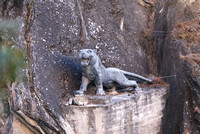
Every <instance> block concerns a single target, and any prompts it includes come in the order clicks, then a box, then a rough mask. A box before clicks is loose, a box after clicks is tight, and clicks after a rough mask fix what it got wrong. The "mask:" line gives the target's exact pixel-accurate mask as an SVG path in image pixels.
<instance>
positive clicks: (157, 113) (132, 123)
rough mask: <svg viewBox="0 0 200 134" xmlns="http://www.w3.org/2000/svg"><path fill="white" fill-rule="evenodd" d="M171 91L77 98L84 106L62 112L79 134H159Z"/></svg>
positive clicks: (65, 109) (153, 90)
mask: <svg viewBox="0 0 200 134" xmlns="http://www.w3.org/2000/svg"><path fill="white" fill-rule="evenodd" d="M167 95H168V87H159V88H151V89H146V90H143V91H142V92H141V93H137V94H128V93H123V94H119V95H116V96H107V95H106V96H76V97H75V98H74V100H75V101H76V102H77V103H78V104H83V105H82V106H77V105H68V106H66V107H64V108H63V110H64V111H65V113H66V118H67V120H68V121H69V123H70V125H71V127H72V128H73V129H74V131H75V133H76V134H94V133H95V134H110V133H117V134H157V133H159V132H160V129H161V122H162V121H161V119H162V116H163V109H164V106H165V102H166V99H167Z"/></svg>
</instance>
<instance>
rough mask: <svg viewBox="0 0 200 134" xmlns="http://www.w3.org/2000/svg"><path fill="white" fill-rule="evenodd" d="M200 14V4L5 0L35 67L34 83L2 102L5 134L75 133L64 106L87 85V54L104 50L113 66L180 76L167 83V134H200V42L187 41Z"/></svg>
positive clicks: (194, 0) (30, 69) (0, 129)
mask: <svg viewBox="0 0 200 134" xmlns="http://www.w3.org/2000/svg"><path fill="white" fill-rule="evenodd" d="M199 7H200V1H199V0H190V1H182V0H160V1H156V0H112V1H111V0H101V1H99V0H48V1H47V0H40V1H24V0H19V1H15V0H2V1H0V11H1V12H0V16H1V18H3V19H9V18H12V19H17V20H18V21H19V22H20V28H19V31H17V35H18V38H17V40H16V44H17V46H19V47H22V48H23V49H24V50H25V53H26V58H27V63H28V66H27V79H28V82H27V83H14V85H13V86H12V87H11V88H10V92H11V93H10V95H11V96H10V100H9V101H7V102H6V103H0V107H4V108H6V107H11V109H10V112H7V113H8V114H5V115H3V117H2V116H1V118H0V133H2V134H4V133H5V134H7V133H23V132H24V133H26V134H28V133H47V134H50V133H73V130H72V128H71V127H70V125H69V123H68V120H67V119H66V118H65V116H64V113H63V111H62V108H61V106H62V105H63V103H65V102H67V101H68V99H69V98H70V97H71V96H73V92H74V90H77V89H78V88H79V86H80V78H81V67H80V65H79V63H78V62H77V54H78V52H79V50H80V49H84V48H91V49H97V52H98V55H99V56H100V58H101V60H102V63H103V64H104V65H105V66H106V67H117V68H120V69H123V70H126V71H130V72H134V73H137V74H140V75H144V76H145V75H149V74H151V73H152V74H154V75H158V76H168V75H176V77H174V78H166V79H165V80H166V81H167V82H169V84H170V94H169V98H168V100H167V105H166V110H165V111H164V117H163V120H162V133H166V134H169V133H183V132H185V133H187V132H188V133H199V126H198V124H199V122H200V119H199V115H200V112H199V111H200V110H199V109H200V102H199V100H200V98H199V89H200V88H199V87H200V86H199V85H200V84H199V71H198V69H197V68H199V55H198V54H199V42H198V41H199V38H197V39H196V38H190V36H187V35H183V34H182V33H186V31H187V30H189V32H190V33H191V32H192V33H193V32H194V35H196V34H197V35H199V33H200V32H199V23H196V22H197V21H198V18H199V17H200V16H199V13H200V10H199V9H200V8H199ZM196 19H197V21H196ZM194 20H195V24H194V23H192V22H193V21H194ZM190 21H191V23H190ZM193 24H194V25H193ZM182 26H183V27H188V29H186V31H182V33H180V32H181V29H182ZM193 28H195V29H196V30H197V31H194V30H193ZM173 32H174V33H176V34H175V35H179V36H174V34H173ZM195 32H196V33H195ZM189 35H191V34H189ZM194 37H196V36H194ZM197 37H198V36H197ZM0 102H2V100H0ZM4 111H6V110H4ZM20 130H23V131H20Z"/></svg>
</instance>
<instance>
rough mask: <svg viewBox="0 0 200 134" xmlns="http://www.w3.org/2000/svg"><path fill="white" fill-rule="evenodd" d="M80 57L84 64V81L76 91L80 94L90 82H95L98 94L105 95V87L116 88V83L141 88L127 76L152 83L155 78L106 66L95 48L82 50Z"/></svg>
mask: <svg viewBox="0 0 200 134" xmlns="http://www.w3.org/2000/svg"><path fill="white" fill-rule="evenodd" d="M79 59H80V61H81V66H82V82H81V86H80V89H79V90H77V91H76V94H79V95H83V94H84V92H85V91H86V90H87V86H88V84H89V83H90V82H94V83H95V85H96V94H97V95H105V91H104V90H103V87H106V88H108V89H111V88H114V89H115V88H116V84H118V85H119V86H121V87H135V90H136V91H138V90H141V89H140V88H139V87H138V84H137V82H136V81H134V80H129V79H128V78H127V77H126V76H129V77H134V78H137V79H140V80H143V81H146V82H150V83H151V82H152V81H153V79H154V78H153V77H152V78H151V79H148V78H145V77H143V76H140V75H138V74H134V73H131V72H127V71H123V70H120V69H118V68H105V67H104V66H103V64H102V63H101V60H100V59H99V57H98V56H97V54H96V50H95V49H82V50H80V52H79Z"/></svg>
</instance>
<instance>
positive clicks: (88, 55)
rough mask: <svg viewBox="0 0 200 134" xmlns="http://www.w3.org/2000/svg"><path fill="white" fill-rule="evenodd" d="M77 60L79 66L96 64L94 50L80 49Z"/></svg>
mask: <svg viewBox="0 0 200 134" xmlns="http://www.w3.org/2000/svg"><path fill="white" fill-rule="evenodd" d="M79 59H80V60H81V66H88V65H94V64H95V63H96V61H97V60H98V59H97V55H96V50H95V49H82V50H80V51H79Z"/></svg>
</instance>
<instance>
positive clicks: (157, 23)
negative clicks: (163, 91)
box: [154, 0, 200, 134]
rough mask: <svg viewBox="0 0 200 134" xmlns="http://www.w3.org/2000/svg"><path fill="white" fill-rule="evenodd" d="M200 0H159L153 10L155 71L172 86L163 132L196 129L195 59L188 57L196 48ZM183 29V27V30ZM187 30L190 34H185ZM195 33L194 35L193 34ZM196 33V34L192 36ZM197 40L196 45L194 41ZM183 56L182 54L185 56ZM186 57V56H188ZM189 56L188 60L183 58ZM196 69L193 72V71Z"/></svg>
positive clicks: (196, 72) (192, 130)
mask: <svg viewBox="0 0 200 134" xmlns="http://www.w3.org/2000/svg"><path fill="white" fill-rule="evenodd" d="M199 7H200V1H199V0H188V1H186V0H167V1H166V0H160V1H158V4H157V6H156V8H155V14H154V27H155V31H154V43H155V49H156V60H157V68H158V73H159V74H160V75H163V76H168V75H176V77H174V78H173V77H172V78H167V79H166V80H167V81H168V82H169V84H170V87H171V90H170V95H169V99H168V101H167V104H168V105H167V108H166V115H165V118H164V120H163V134H169V133H192V134H193V133H195V134H196V133H199V130H200V129H199V126H198V125H197V124H199V120H196V116H198V115H199V113H198V112H195V110H194V109H195V107H196V108H198V109H199V106H200V105H199V104H200V103H199V97H197V96H199V89H200V88H199V87H200V86H199V82H198V81H199V80H198V77H196V76H200V74H199V72H198V71H197V70H198V68H199V65H198V64H196V63H198V55H196V56H195V57H196V60H197V62H194V61H193V60H194V59H195V57H194V59H193V58H192V57H190V56H191V55H193V54H195V53H196V52H195V51H191V50H194V49H193V47H196V48H197V49H196V50H197V51H198V46H199V42H198V43H197V42H196V41H198V40H199V36H198V34H197V33H200V31H199V28H198V26H199V23H198V24H196V23H194V21H195V20H196V19H197V20H198V18H199V17H200V16H199V13H200V8H199ZM184 29H185V30H184ZM188 33H189V36H188ZM193 34H194V36H193ZM195 34H197V36H195ZM195 44H198V45H195ZM184 56H185V58H184ZM187 57H188V58H187ZM184 59H190V60H184ZM194 72H195V73H194Z"/></svg>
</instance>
